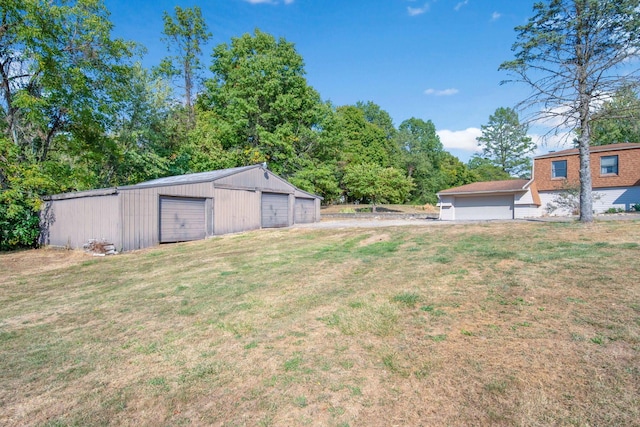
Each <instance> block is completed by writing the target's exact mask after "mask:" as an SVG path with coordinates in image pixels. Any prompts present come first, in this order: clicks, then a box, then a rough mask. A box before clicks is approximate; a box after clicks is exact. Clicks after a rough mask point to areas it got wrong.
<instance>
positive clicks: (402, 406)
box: [0, 222, 640, 426]
mask: <svg viewBox="0 0 640 427" xmlns="http://www.w3.org/2000/svg"><path fill="white" fill-rule="evenodd" d="M638 242H640V223H638V222H619V223H617V222H611V223H596V224H595V225H593V226H588V227H585V226H581V225H579V224H573V223H569V224H552V223H494V224H475V225H474V224H469V225H455V226H446V227H429V226H425V227H411V228H409V227H397V228H394V227H387V228H376V229H353V230H349V229H340V230H310V229H289V230H273V231H259V232H251V233H246V234H240V235H234V236H226V237H222V238H216V239H210V240H206V241H201V242H192V243H186V244H176V245H168V246H161V247H158V248H155V249H151V250H145V251H139V252H135V253H129V254H123V255H118V256H115V257H106V258H93V257H89V256H86V255H84V254H82V253H78V252H69V251H51V250H38V251H25V252H18V253H11V254H4V255H0V275H1V276H0V277H3V279H2V285H1V286H0V361H2V362H1V363H2V369H1V370H0V424H1V425H9V426H23V425H33V426H67V425H131V426H133V425H185V424H192V425H223V426H232V425H234V426H235V425H259V426H265V425H278V426H280V425H283V426H284V425H286V426H295V425H327V426H347V425H349V426H372V425H380V426H387V425H451V426H467V425H520V426H542V425H578V426H588V425H599V426H601V425H608V426H619V425H625V426H633V425H640V423H639V422H638V420H639V419H640V400H639V399H640V398H639V396H640V368H639V366H640V284H639V282H640V281H639V280H638V277H640V271H639V270H640V263H638V257H639V255H640V245H639V244H638Z"/></svg>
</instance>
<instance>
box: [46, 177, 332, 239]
mask: <svg viewBox="0 0 640 427" xmlns="http://www.w3.org/2000/svg"><path fill="white" fill-rule="evenodd" d="M321 200H322V198H321V197H320V196H317V195H313V194H310V193H307V192H305V191H302V190H300V189H298V188H296V187H295V186H293V185H292V184H291V183H289V182H288V181H286V180H285V179H283V178H280V177H279V176H277V175H275V174H274V173H272V172H270V171H269V170H267V169H266V168H265V167H264V166H263V165H253V166H244V167H238V168H232V169H223V170H217V171H211V172H202V173H194V174H188V175H180V176H174V177H168V178H160V179H155V180H152V181H147V182H143V183H140V184H136V185H131V186H126V187H114V188H107V189H100V190H90V191H82V192H76V193H65V194H58V195H54V196H50V197H48V198H47V199H45V203H44V205H43V209H42V214H41V223H42V227H41V228H42V230H41V232H42V234H41V243H42V244H45V245H51V246H62V247H69V248H81V247H82V246H83V245H84V244H85V243H86V242H87V241H88V240H90V239H98V240H102V239H104V240H107V241H109V242H110V243H113V244H115V246H116V248H117V249H118V250H120V251H129V250H134V249H141V248H146V247H150V246H155V245H157V244H159V243H169V242H180V241H190V240H199V239H204V238H206V237H208V236H214V235H221V234H227V233H234V232H240V231H246V230H253V229H259V228H273V227H288V226H291V225H293V224H296V223H309V222H316V221H319V220H320V201H321Z"/></svg>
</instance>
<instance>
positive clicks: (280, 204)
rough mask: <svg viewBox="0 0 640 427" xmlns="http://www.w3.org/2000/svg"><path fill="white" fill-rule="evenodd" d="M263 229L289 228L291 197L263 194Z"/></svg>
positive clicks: (278, 194)
mask: <svg viewBox="0 0 640 427" xmlns="http://www.w3.org/2000/svg"><path fill="white" fill-rule="evenodd" d="M261 208H262V227H263V228H277V227H288V226H289V195H288V194H280V193H262V201H261Z"/></svg>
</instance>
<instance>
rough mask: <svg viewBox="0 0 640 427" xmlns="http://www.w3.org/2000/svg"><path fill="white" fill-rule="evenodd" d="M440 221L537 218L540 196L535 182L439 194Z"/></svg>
mask: <svg viewBox="0 0 640 427" xmlns="http://www.w3.org/2000/svg"><path fill="white" fill-rule="evenodd" d="M438 199H439V203H438V205H439V206H440V219H441V220H488V219H515V218H526V217H530V216H536V212H537V210H538V207H539V206H540V196H539V195H538V190H537V189H536V185H535V183H534V182H533V180H527V179H510V180H506V181H489V182H474V183H472V184H467V185H463V186H460V187H455V188H450V189H448V190H443V191H440V192H439V193H438Z"/></svg>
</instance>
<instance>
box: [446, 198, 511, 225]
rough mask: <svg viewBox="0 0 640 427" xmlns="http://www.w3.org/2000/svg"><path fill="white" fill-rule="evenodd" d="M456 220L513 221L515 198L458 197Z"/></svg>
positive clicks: (455, 203) (456, 200) (455, 204)
mask: <svg viewBox="0 0 640 427" xmlns="http://www.w3.org/2000/svg"><path fill="white" fill-rule="evenodd" d="M454 206H455V208H454V209H455V219H457V220H465V219H513V196H482V197H456V199H455V202H454Z"/></svg>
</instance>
